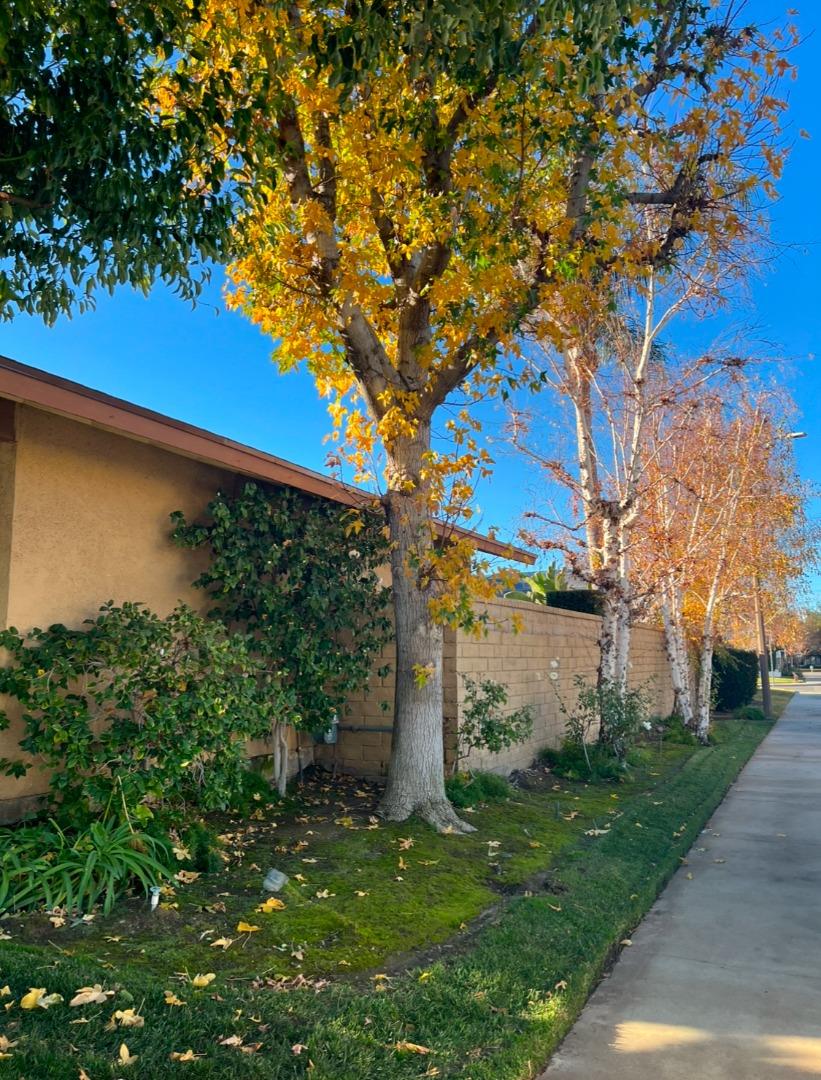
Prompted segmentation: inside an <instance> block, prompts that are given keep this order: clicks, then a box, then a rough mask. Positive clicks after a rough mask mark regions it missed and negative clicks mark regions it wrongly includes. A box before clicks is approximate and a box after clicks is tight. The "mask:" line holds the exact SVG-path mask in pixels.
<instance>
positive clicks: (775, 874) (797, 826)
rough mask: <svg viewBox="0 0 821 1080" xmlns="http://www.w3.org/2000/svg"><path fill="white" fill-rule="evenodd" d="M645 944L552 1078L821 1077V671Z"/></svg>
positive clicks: (680, 876) (650, 919) (629, 958)
mask: <svg viewBox="0 0 821 1080" xmlns="http://www.w3.org/2000/svg"><path fill="white" fill-rule="evenodd" d="M688 873H692V880H690V879H688V877H687V874H688ZM632 940H633V946H632V948H626V949H625V950H624V951H623V953H622V956H621V959H620V960H619V962H618V964H617V965H616V967H615V969H614V970H613V972H612V974H611V976H610V977H609V978H607V979H605V980H604V981H603V982H602V983H601V985H600V986H599V988H598V989H597V990H596V992H595V993H594V994H593V996H592V997H591V999H590V1001H589V1002H588V1004H587V1006H586V1008H585V1009H584V1011H583V1013H582V1015H581V1017H580V1018H579V1020H578V1022H577V1023H576V1025H575V1027H574V1028H573V1030H572V1031H571V1033H570V1034H569V1036H568V1037H567V1039H566V1040H565V1042H564V1044H563V1045H562V1047H561V1048H560V1050H559V1051H558V1053H557V1054H556V1055H555V1057H554V1058H553V1061H552V1062H551V1064H550V1066H549V1068H548V1069H547V1071H546V1072H545V1073H544V1074H543V1077H542V1080H685V1078H686V1080H797V1078H800V1077H819V1076H821V676H819V675H817V674H816V675H815V676H814V677H813V676H808V683H807V685H806V686H802V687H801V689H800V693H799V694H797V695H796V696H795V697H794V698H793V700H792V702H791V703H790V705H789V707H788V709H787V710H786V712H785V713H784V715H783V717H782V718H781V720H780V721H779V723H778V724H777V725H776V727H775V728H774V729H773V731H772V732H771V733H770V735H769V736H768V737H767V739H766V740H765V741H764V743H763V744H762V745H761V747H760V748H759V750H758V752H757V753H756V754H755V756H754V757H753V758H752V760H751V761H750V762H749V764H748V765H747V767H746V768H745V770H744V772H743V773H742V774H741V776H740V777H739V779H738V782H737V783H736V784H735V786H734V787H733V788H732V789H731V790H730V792H729V794H728V796H727V798H726V799H725V801H724V802H723V803H722V805H721V806H720V807H719V809H718V810H717V812H716V813H715V815H714V817H713V819H712V822H711V823H710V827H709V828H708V829H707V830H705V832H704V833H703V834H702V836H701V838H700V839H699V840H698V841H697V842H696V845H695V846H694V848H693V850H692V851H691V852H690V854H689V856H688V865H687V866H686V867H683V868H682V869H681V870H680V871H679V872H678V873H677V874H676V876H675V878H674V879H673V880H672V881H671V883H670V885H669V886H668V887H667V889H666V890H665V891H664V893H663V894H662V895H661V897H660V898H659V900H658V901H657V903H656V904H655V906H654V907H653V908H652V910H651V911H650V912H649V914H648V915H647V917H646V919H645V920H644V922H643V923H642V924H641V926H640V927H638V928H637V930H636V931H635V933H634V934H633V938H632Z"/></svg>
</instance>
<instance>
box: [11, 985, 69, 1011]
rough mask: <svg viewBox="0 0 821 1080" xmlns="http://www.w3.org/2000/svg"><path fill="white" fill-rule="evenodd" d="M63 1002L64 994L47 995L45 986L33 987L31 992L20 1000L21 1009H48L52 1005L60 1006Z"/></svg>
mask: <svg viewBox="0 0 821 1080" xmlns="http://www.w3.org/2000/svg"><path fill="white" fill-rule="evenodd" d="M62 1000H63V996H62V994H47V993H46V988H45V987H44V986H40V987H31V988H30V989H29V992H28V993H27V994H24V995H23V996H22V997H21V998H20V1008H21V1009H37V1008H40V1009H48V1008H49V1006H51V1005H58V1004H59V1003H60V1002H61V1001H62Z"/></svg>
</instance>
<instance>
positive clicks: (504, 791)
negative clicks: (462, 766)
mask: <svg viewBox="0 0 821 1080" xmlns="http://www.w3.org/2000/svg"><path fill="white" fill-rule="evenodd" d="M445 790H446V791H447V794H448V798H449V799H450V801H451V802H452V803H453V805H454V806H456V807H459V808H462V809H463V808H464V807H466V806H475V805H476V804H477V803H489V802H503V801H504V800H505V799H509V798H510V796H511V795H512V794H513V788H512V787H511V786H510V783H509V782H508V781H507V780H506V779H505V778H504V777H503V776H499V775H498V774H497V773H490V772H475V773H457V774H456V776H452V777H450V779H449V780H447V781H446V782H445Z"/></svg>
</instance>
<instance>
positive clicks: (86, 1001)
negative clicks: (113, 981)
mask: <svg viewBox="0 0 821 1080" xmlns="http://www.w3.org/2000/svg"><path fill="white" fill-rule="evenodd" d="M113 994H114V991H113V990H103V988H102V986H101V985H100V984H99V983H95V984H94V985H93V986H81V987H80V989H79V990H76V991H75V993H74V997H73V998H72V999H71V1001H70V1002H69V1005H70V1006H76V1005H104V1004H105V1003H106V1001H107V1000H108V999H109V998H110V997H112V996H113Z"/></svg>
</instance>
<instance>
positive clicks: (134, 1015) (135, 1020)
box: [106, 1009, 145, 1029]
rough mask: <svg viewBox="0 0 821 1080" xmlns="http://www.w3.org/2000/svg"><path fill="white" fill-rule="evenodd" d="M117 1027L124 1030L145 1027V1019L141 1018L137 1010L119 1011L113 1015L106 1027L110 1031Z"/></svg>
mask: <svg viewBox="0 0 821 1080" xmlns="http://www.w3.org/2000/svg"><path fill="white" fill-rule="evenodd" d="M117 1026H119V1027H124V1028H141V1027H145V1018H144V1017H142V1016H140V1014H139V1013H138V1012H137V1010H136V1009H117V1011H116V1012H115V1013H112V1016H111V1019H110V1020H109V1022H108V1024H107V1025H106V1027H107V1028H109V1029H110V1028H115V1027H117Z"/></svg>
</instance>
